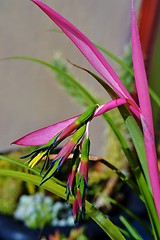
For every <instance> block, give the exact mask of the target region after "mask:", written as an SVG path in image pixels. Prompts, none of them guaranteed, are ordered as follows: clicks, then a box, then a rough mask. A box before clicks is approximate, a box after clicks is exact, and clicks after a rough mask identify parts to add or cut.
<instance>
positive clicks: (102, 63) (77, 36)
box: [32, 0, 134, 102]
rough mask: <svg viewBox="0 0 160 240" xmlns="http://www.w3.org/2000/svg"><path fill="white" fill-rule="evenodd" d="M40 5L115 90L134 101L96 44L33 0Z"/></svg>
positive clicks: (45, 6) (38, 2)
mask: <svg viewBox="0 0 160 240" xmlns="http://www.w3.org/2000/svg"><path fill="white" fill-rule="evenodd" d="M32 2H34V3H35V4H36V5H38V6H39V7H40V8H41V9H42V10H43V11H44V12H45V13H46V14H47V15H48V16H49V17H50V18H51V19H52V21H53V22H54V23H55V24H56V25H57V26H58V27H59V28H60V29H61V30H62V31H63V32H64V33H65V34H66V35H67V36H68V38H70V40H71V41H72V42H73V43H74V44H75V45H76V46H77V48H78V49H79V50H80V51H81V52H82V54H83V55H84V56H85V57H86V59H87V60H88V61H89V62H90V63H91V65H92V66H93V67H94V68H95V69H96V70H97V72H98V73H99V74H100V75H101V76H102V77H103V78H104V79H105V80H106V81H107V82H108V84H109V85H110V86H111V87H112V88H113V89H114V91H115V92H116V93H117V94H118V95H119V96H120V97H125V98H128V99H130V100H132V101H133V102H134V100H133V99H132V97H131V96H130V94H129V93H128V91H127V90H126V88H125V87H124V86H123V84H122V83H121V81H120V79H119V78H118V76H117V74H116V73H115V71H114V70H113V69H112V67H111V66H110V65H109V64H108V62H107V61H106V60H105V58H104V57H103V55H102V54H101V52H100V51H99V50H98V49H97V48H96V47H95V46H94V44H93V43H92V42H91V41H90V40H89V39H88V38H87V37H86V36H85V35H84V34H83V33H81V32H80V31H79V30H78V29H77V28H76V27H75V26H73V25H72V24H71V23H70V22H69V21H68V20H67V19H65V18H64V17H62V16H61V15H60V14H58V13H57V12H56V11H54V10H53V9H51V8H50V7H48V6H47V5H45V4H44V3H42V2H40V1H38V0H32Z"/></svg>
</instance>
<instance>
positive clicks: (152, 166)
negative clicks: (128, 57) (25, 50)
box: [131, 0, 160, 218]
mask: <svg viewBox="0 0 160 240" xmlns="http://www.w3.org/2000/svg"><path fill="white" fill-rule="evenodd" d="M131 17H132V19H131V20H132V28H131V30H132V58H133V68H134V75H135V82H136V88H137V93H138V99H139V104H140V109H141V114H142V117H141V122H142V127H143V133H144V141H145V147H146V156H147V164H148V171H149V176H150V182H151V188H152V194H153V198H154V201H155V205H156V209H157V212H158V216H159V218H160V204H159V202H160V180H159V175H158V161H157V156H156V148H155V140H154V127H153V120H152V109H151V103H150V97H149V91H148V82H147V77H146V71H145V66H144V61H143V54H142V49H141V44H140V39H139V33H138V26H137V21H136V15H135V10H134V1H133V0H132V8H131Z"/></svg>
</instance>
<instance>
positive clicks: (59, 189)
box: [0, 169, 125, 240]
mask: <svg viewBox="0 0 160 240" xmlns="http://www.w3.org/2000/svg"><path fill="white" fill-rule="evenodd" d="M0 175H1V176H10V177H15V178H18V179H21V180H23V181H26V182H31V183H33V184H35V185H38V186H39V183H40V181H41V178H40V177H38V176H34V175H31V174H27V173H23V172H18V171H12V170H2V169H0ZM42 187H43V188H44V189H46V190H48V191H50V192H52V193H54V194H56V195H57V196H59V197H61V198H63V199H66V194H65V188H64V187H63V186H60V185H59V184H57V183H55V182H54V181H52V180H50V181H48V182H46V183H44V184H43V186H42ZM69 201H70V202H71V201H72V198H70V199H69ZM86 211H87V214H88V215H89V216H90V217H91V218H92V219H93V220H94V221H95V222H96V223H97V224H98V225H99V226H100V227H101V228H102V229H103V230H104V231H105V232H106V234H107V235H108V236H109V237H110V238H111V239H113V240H125V238H124V237H123V235H122V234H121V233H120V231H119V230H118V228H117V227H116V226H115V225H114V224H113V223H112V222H111V221H110V220H109V219H108V218H107V217H106V216H105V215H104V214H103V213H101V212H100V211H99V210H98V209H96V208H95V207H94V206H93V205H92V204H91V203H89V202H86Z"/></svg>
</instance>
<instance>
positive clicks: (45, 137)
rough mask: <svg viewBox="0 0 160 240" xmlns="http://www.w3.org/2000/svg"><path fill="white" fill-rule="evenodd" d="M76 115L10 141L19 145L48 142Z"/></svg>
mask: <svg viewBox="0 0 160 240" xmlns="http://www.w3.org/2000/svg"><path fill="white" fill-rule="evenodd" d="M76 118H77V116H76V117H73V118H69V119H67V120H64V121H61V122H58V123H55V124H52V125H50V126H48V127H44V128H41V129H39V130H36V131H34V132H31V133H29V134H27V135H25V136H23V137H21V138H19V139H18V140H16V141H14V142H12V144H17V145H21V146H38V145H43V144H46V143H48V142H49V141H50V140H51V139H52V138H53V137H54V136H55V135H56V134H57V133H59V132H60V131H62V130H63V129H64V128H66V127H67V126H68V125H69V124H71V123H72V122H73V121H74V120H75V119H76Z"/></svg>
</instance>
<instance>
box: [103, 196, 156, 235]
mask: <svg viewBox="0 0 160 240" xmlns="http://www.w3.org/2000/svg"><path fill="white" fill-rule="evenodd" d="M99 195H100V196H102V197H103V198H105V199H106V200H108V201H109V202H111V203H112V204H114V205H116V206H118V207H119V208H120V209H122V210H123V211H124V212H125V213H126V214H127V215H128V216H130V217H131V218H133V219H134V220H136V221H137V222H138V223H140V225H141V226H142V227H143V228H144V229H145V230H146V231H147V232H148V233H149V234H150V235H151V236H152V237H153V234H152V231H151V229H150V227H149V226H148V224H146V223H145V222H144V220H141V218H140V217H139V216H137V215H136V214H134V213H133V212H132V211H130V210H129V209H128V208H126V207H125V206H123V205H122V204H120V203H119V202H118V201H116V200H115V199H113V198H110V197H109V196H106V195H103V194H101V193H100V194H99Z"/></svg>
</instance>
